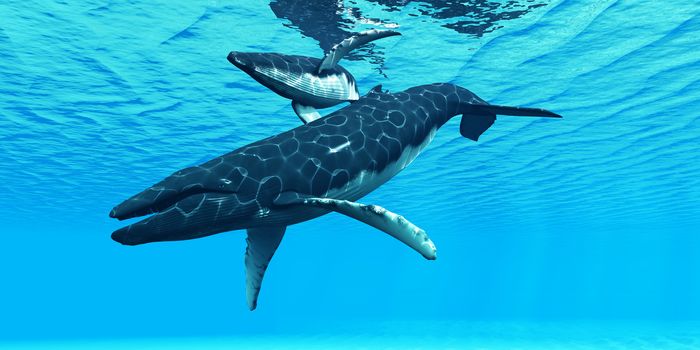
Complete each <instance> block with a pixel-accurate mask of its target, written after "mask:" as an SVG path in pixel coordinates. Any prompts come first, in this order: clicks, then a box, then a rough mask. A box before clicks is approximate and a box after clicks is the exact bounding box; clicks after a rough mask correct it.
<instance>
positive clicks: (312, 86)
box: [255, 67, 359, 108]
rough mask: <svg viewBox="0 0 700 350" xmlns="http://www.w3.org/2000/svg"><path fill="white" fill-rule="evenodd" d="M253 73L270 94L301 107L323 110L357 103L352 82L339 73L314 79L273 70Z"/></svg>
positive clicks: (310, 74)
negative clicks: (291, 101) (274, 93)
mask: <svg viewBox="0 0 700 350" xmlns="http://www.w3.org/2000/svg"><path fill="white" fill-rule="evenodd" d="M255 71H256V72H257V73H258V74H260V76H261V77H260V78H261V79H262V80H264V81H265V82H266V83H267V85H268V87H270V88H271V89H272V90H273V91H275V92H277V93H278V94H280V95H282V96H283V97H286V98H289V99H291V100H294V101H297V102H299V103H301V104H304V105H308V106H313V107H318V108H325V107H330V106H334V105H336V104H338V103H341V102H345V101H355V100H357V99H359V94H358V92H357V87H356V85H355V80H354V79H353V78H352V77H349V76H348V75H347V74H345V73H343V72H340V73H337V74H327V75H322V76H318V75H315V74H312V73H302V74H299V73H296V72H289V71H285V70H281V69H278V68H277V67H255Z"/></svg>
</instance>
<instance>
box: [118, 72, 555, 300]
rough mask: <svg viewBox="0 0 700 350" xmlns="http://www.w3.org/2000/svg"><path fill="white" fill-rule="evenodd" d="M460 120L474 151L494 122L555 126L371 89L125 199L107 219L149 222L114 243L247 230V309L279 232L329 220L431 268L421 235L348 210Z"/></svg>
mask: <svg viewBox="0 0 700 350" xmlns="http://www.w3.org/2000/svg"><path fill="white" fill-rule="evenodd" d="M459 114H461V115H462V121H461V125H460V132H461V133H462V135H463V136H465V137H467V138H469V139H472V140H475V141H476V140H477V139H478V137H479V135H481V134H482V133H483V132H484V131H485V130H486V129H488V128H489V127H490V126H491V125H492V124H493V122H494V121H495V120H496V114H504V115H520V116H542V117H560V116H559V115H557V114H554V113H552V112H549V111H546V110H542V109H534V108H518V107H505V106H495V105H490V104H488V103H486V102H485V101H484V100H482V99H481V98H479V97H478V96H476V95H475V94H474V93H472V92H470V91H469V90H467V89H464V88H461V87H459V86H456V85H453V84H431V85H423V86H417V87H413V88H410V89H408V90H405V91H402V92H398V93H389V92H383V91H382V90H381V88H380V87H377V88H375V89H373V90H372V91H370V92H369V93H368V94H367V95H365V96H363V97H362V98H360V99H359V100H358V101H357V102H355V103H353V104H350V105H348V106H346V107H344V108H342V109H339V110H338V111H336V112H334V113H331V114H329V115H327V116H325V117H323V118H321V119H318V120H315V121H313V122H311V123H308V124H305V125H301V126H299V127H297V128H294V129H292V130H289V131H286V132H283V133H281V134H279V135H276V136H272V137H269V138H266V139H263V140H260V141H257V142H254V143H252V144H249V145H247V146H244V147H241V148H239V149H237V150H235V151H233V152H230V153H227V154H225V155H222V156H220V157H217V158H214V159H212V160H210V161H208V162H206V163H204V164H201V165H199V166H194V167H190V168H186V169H183V170H179V171H177V172H175V173H174V174H172V175H171V176H169V177H167V178H165V179H164V180H163V181H161V182H159V183H157V184H155V185H153V186H152V187H150V188H148V189H146V190H144V191H143V192H141V193H138V194H136V195H135V196H133V197H131V198H129V199H127V200H126V201H124V202H123V203H121V204H119V205H117V206H116V207H115V208H114V209H113V210H112V211H111V213H110V216H111V217H114V218H117V219H120V220H123V219H129V218H133V217H137V216H142V215H148V214H152V213H153V214H154V215H151V216H150V217H148V218H146V219H144V220H142V221H139V222H136V223H133V224H131V225H128V226H126V227H124V228H121V229H119V230H117V231H115V232H114V233H113V234H112V238H113V239H114V240H115V241H117V242H120V243H123V244H127V245H136V244H143V243H148V242H158V241H176V240H186V239H193V238H199V237H204V236H208V235H212V234H216V233H220V232H224V231H231V230H238V229H248V244H249V249H248V251H247V252H246V267H247V268H248V290H249V292H248V295H249V306H250V307H251V309H254V308H255V306H256V302H257V293H258V291H259V289H260V283H261V280H262V276H263V274H264V272H265V268H266V267H267V263H269V261H270V259H271V257H272V254H273V253H274V251H275V249H276V248H277V245H279V241H280V240H281V237H282V235H283V234H284V229H285V228H286V226H289V225H293V224H297V223H300V222H303V221H306V220H310V219H313V218H316V217H318V216H320V215H324V214H326V213H328V212H330V211H333V210H335V211H337V212H339V213H343V214H345V215H348V216H351V217H353V218H357V219H358V220H362V221H364V222H366V223H368V224H370V225H372V226H374V227H377V228H379V229H380V230H383V231H385V232H387V233H389V234H391V235H392V236H394V237H396V238H398V239H399V240H401V241H403V242H404V243H406V244H408V245H409V246H411V247H412V248H414V249H416V250H417V251H419V252H420V253H421V254H423V255H424V256H425V257H426V258H428V259H434V258H435V250H434V245H432V242H431V241H429V239H428V238H427V236H425V235H424V231H422V230H420V229H418V228H417V227H416V226H414V225H412V224H410V222H408V221H407V220H405V219H404V218H402V217H400V216H396V215H395V214H393V213H391V212H389V211H386V210H384V209H383V208H381V207H377V206H363V205H359V204H357V203H354V201H356V200H358V199H360V198H361V197H363V196H364V195H366V194H368V193H369V192H371V191H373V190H374V189H376V188H377V187H379V186H380V185H381V184H383V183H384V182H386V181H387V180H389V179H390V178H391V177H393V176H394V175H396V174H397V173H398V172H399V171H401V170H402V169H404V168H405V167H406V166H407V165H408V164H409V163H410V162H411V161H413V160H414V159H415V158H416V156H417V155H418V154H419V152H420V151H421V150H423V148H424V147H425V146H426V145H427V144H428V143H429V142H430V141H431V140H432V138H433V136H434V135H435V132H436V131H437V130H438V129H439V128H440V127H441V126H442V125H444V124H445V123H446V122H447V121H448V120H449V119H450V118H452V117H453V116H455V115H459ZM426 200H428V199H426ZM373 215H374V216H373ZM392 215H393V216H392ZM273 238H274V239H273ZM265 239H268V241H264V240H265ZM262 241H264V242H262ZM256 242H262V243H256ZM412 244H413V245H412Z"/></svg>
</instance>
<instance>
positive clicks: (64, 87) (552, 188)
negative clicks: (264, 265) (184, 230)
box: [0, 0, 700, 349]
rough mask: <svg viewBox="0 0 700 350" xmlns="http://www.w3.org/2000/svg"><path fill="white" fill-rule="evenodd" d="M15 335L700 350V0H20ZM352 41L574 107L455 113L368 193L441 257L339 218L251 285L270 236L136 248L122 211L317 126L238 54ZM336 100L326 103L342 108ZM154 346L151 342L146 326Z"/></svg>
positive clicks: (393, 70) (15, 76) (444, 75)
mask: <svg viewBox="0 0 700 350" xmlns="http://www.w3.org/2000/svg"><path fill="white" fill-rule="evenodd" d="M0 13H1V14H2V16H0V164H1V165H0V193H2V195H0V219H1V221H2V224H3V225H2V227H3V228H2V229H1V230H0V231H1V232H2V234H1V235H0V240H1V241H0V266H1V267H0V280H1V281H2V284H1V285H0V286H1V287H2V288H0V347H3V346H6V347H8V348H17V347H18V346H23V347H28V348H37V347H39V348H43V347H50V348H56V347H61V346H63V347H66V348H75V347H78V346H84V347H86V348H90V347H93V346H96V344H97V345H99V346H100V347H103V346H104V347H108V346H115V347H124V348H128V347H133V346H151V347H152V348H171V347H177V346H179V347H182V348H192V347H191V346H193V345H192V344H196V345H198V346H202V347H205V346H207V347H213V348H217V347H218V348H229V347H239V348H247V347H248V348H249V347H254V346H256V345H257V346H259V347H267V348H281V349H286V348H309V347H315V348H328V347H330V346H333V347H339V348H361V347H363V346H364V347H370V348H395V349H399V348H426V349H428V348H474V349H513V348H522V349H530V348H541V349H557V348H559V349H600V348H610V349H627V348H630V349H638V348H648V349H661V348H663V349H673V348H679V349H695V348H698V347H700V334H698V329H700V328H699V327H697V324H696V323H695V320H698V319H699V318H700V297H698V296H700V254H699V252H700V112H699V111H700V50H697V48H698V47H700V5H698V4H697V3H696V2H695V1H688V0H686V1H677V2H672V3H671V2H661V1H641V0H637V1H635V0H628V1H604V0H595V1H571V0H559V1H546V0H529V1H491V2H481V1H467V2H461V3H459V2H449V1H390V0H345V1H295V0H273V1H269V2H268V1H231V2H225V1H208V2H194V1H193V2H188V3H183V2H167V1H159V2H158V1H152V2H135V1H134V2H130V1H84V2H61V1H12V0H10V1H5V2H2V3H0ZM370 28H392V29H395V30H398V31H400V32H401V33H402V34H403V35H402V36H401V37H392V38H387V39H382V40H380V41H377V42H375V43H374V44H371V45H367V46H366V47H363V48H362V49H360V50H357V51H354V52H353V53H352V55H350V56H349V57H346V59H344V60H342V61H341V64H342V65H343V66H344V67H345V68H347V69H348V70H349V71H351V72H352V73H353V74H354V75H355V77H356V78H357V80H358V85H359V87H360V92H361V93H364V92H366V91H367V90H369V89H370V88H372V87H373V86H375V85H377V84H382V85H383V87H384V88H385V89H389V90H391V91H400V90H404V89H406V88H409V87H412V86H416V85H421V84H426V83H433V82H451V83H455V84H458V85H461V86H464V87H466V88H469V89H470V90H472V91H474V92H475V93H477V94H478V95H479V96H481V97H483V98H484V99H486V100H487V101H489V102H491V103H495V104H504V105H522V106H534V107H542V108H547V109H550V110H553V111H555V112H557V113H559V114H562V115H563V116H564V119H562V120H541V119H530V118H508V117H499V119H498V121H497V122H496V124H495V125H494V126H493V127H492V128H491V129H490V130H488V131H487V132H486V133H485V134H484V135H483V136H482V137H481V139H480V140H479V142H472V141H469V140H466V139H464V138H462V137H461V136H460V134H459V130H458V128H459V126H458V123H457V122H456V121H452V122H450V123H448V124H447V125H445V126H444V127H443V128H442V129H441V130H440V131H439V132H438V134H437V136H436V138H435V140H434V141H433V143H432V144H431V145H430V146H429V147H428V148H427V149H426V150H425V151H424V153H423V154H422V155H420V156H419V157H418V159H417V160H416V161H415V162H414V163H413V164H411V165H410V166H409V167H408V168H406V169H405V170H404V171H403V172H402V173H400V174H399V175H398V176H396V177H395V178H394V179H392V180H391V181H389V182H388V183H386V184H385V185H383V186H382V187H380V188H379V189H378V190H376V191H375V192H373V193H371V194H370V195H368V196H367V197H365V198H364V199H363V200H362V201H363V202H364V203H374V204H378V205H382V206H384V207H386V208H388V209H390V210H392V211H395V212H397V213H400V214H402V215H404V216H405V217H407V218H409V219H410V220H411V221H412V222H414V223H416V224H417V225H419V226H420V227H422V228H424V229H425V230H426V231H427V232H428V233H429V234H430V236H431V238H432V239H433V241H434V242H435V244H436V245H437V247H438V252H439V253H438V256H439V258H438V259H437V260H436V261H425V260H424V259H422V258H421V257H420V256H419V255H417V254H415V252H413V251H411V250H410V249H407V248H405V247H404V246H402V245H401V244H399V243H398V242H396V241H394V240H392V239H390V238H388V237H386V235H385V234H383V233H381V232H378V231H376V230H374V229H373V228H371V227H368V226H366V225H363V224H361V223H358V222H355V221H352V220H351V219H349V218H347V217H343V216H340V215H338V214H330V215H326V216H324V217H321V218H319V219H316V220H313V221H309V222H306V223H302V224H299V225H295V226H292V227H290V228H289V229H288V231H287V232H288V234H287V235H286V238H285V240H284V243H283V244H282V245H281V247H280V249H279V250H278V251H277V253H276V255H275V258H274V259H273V261H272V263H271V265H270V269H269V270H268V272H267V274H266V278H265V284H264V287H263V290H262V292H261V296H260V302H259V308H258V310H256V311H254V312H249V311H248V310H247V307H246V304H245V291H244V270H243V252H244V251H245V240H244V232H242V231H238V232H230V233H224V234H220V235H216V236H212V237H208V238H205V239H200V240H193V241H186V242H173V243H160V244H150V245H144V246H138V247H125V246H121V245H119V244H117V243H115V242H113V241H111V239H110V233H111V232H112V231H113V230H115V229H117V228H118V227H120V226H121V225H122V224H120V223H118V222H116V221H115V220H111V219H109V218H108V216H107V214H108V212H109V210H110V209H111V208H112V207H113V206H114V205H115V204H118V203H119V202H121V201H122V200H124V199H125V198H127V197H128V196H130V195H132V194H134V193H136V192H138V191H140V190H142V189H144V188H145V187H147V186H149V185H151V184H152V183H154V182H156V181H158V180H160V179H162V178H163V177H164V176H166V175H169V174H170V173H172V172H173V171H175V170H177V169H180V168H183V167H186V166H190V165H194V164H199V163H201V162H203V161H206V160H209V159H211V158H213V157H215V156H218V155H220V154H223V153H226V152H229V151H231V150H233V149H235V148H238V147H240V146H243V145H245V144H247V143H250V142H253V141H256V140H259V139H261V138H265V137H268V136H271V135H273V134H276V133H279V132H282V131H286V130H288V129H290V128H293V127H296V126H298V125H299V120H298V119H297V117H296V116H294V114H293V112H292V109H291V108H290V105H289V101H288V100H285V99H283V98H281V97H278V96H277V95H274V94H273V93H271V92H270V91H269V90H267V89H265V88H263V87H261V86H260V85H259V84H258V83H256V82H255V81H254V80H252V79H251V78H250V77H248V76H247V75H245V73H243V72H241V71H239V70H237V69H236V68H235V67H233V66H232V65H231V64H229V63H228V62H227V60H226V54H227V53H228V52H229V51H231V50H238V51H262V52H281V53H288V54H301V55H308V56H315V57H322V55H323V53H324V51H325V50H328V49H329V48H330V47H331V46H332V45H333V44H334V43H336V42H338V41H339V40H342V38H344V37H346V36H348V35H350V33H353V32H357V31H361V30H365V29H370ZM331 110H332V109H329V110H323V111H322V113H324V114H325V113H329V112H330V111H331ZM138 344H140V345H138Z"/></svg>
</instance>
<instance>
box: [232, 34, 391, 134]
mask: <svg viewBox="0 0 700 350" xmlns="http://www.w3.org/2000/svg"><path fill="white" fill-rule="evenodd" d="M394 35H401V34H400V33H399V32H396V31H393V30H377V29H372V30H367V31H364V32H361V33H358V34H356V35H353V36H351V37H349V38H347V39H345V40H343V41H341V42H340V43H338V44H336V45H335V46H333V47H332V48H331V49H330V51H328V53H326V55H325V56H324V57H323V59H318V58H313V57H306V56H296V55H283V54H279V53H267V52H265V53H252V52H237V51H231V53H229V54H228V57H227V58H228V60H229V62H231V63H232V64H233V65H234V66H236V67H238V68H240V69H241V70H242V71H244V72H245V73H247V74H248V75H250V76H251V77H252V78H253V79H255V80H256V81H257V82H259V83H260V84H262V85H264V86H266V87H267V88H268V89H270V90H272V91H274V92H275V93H277V94H278V95H280V96H282V97H285V98H288V99H290V100H292V108H293V109H294V112H295V113H296V114H297V116H298V117H299V119H301V121H302V122H304V123H308V122H311V121H314V120H316V119H318V118H320V117H321V115H320V114H319V113H318V111H316V108H326V107H331V106H335V105H337V104H339V103H341V102H351V101H355V100H357V99H358V98H360V95H359V92H358V90H357V84H356V82H355V78H354V77H353V76H352V74H350V72H348V71H347V70H346V69H345V68H343V67H341V66H340V65H339V64H338V61H340V59H341V58H342V57H343V56H344V55H346V54H347V53H348V52H350V51H352V50H353V49H355V48H357V47H360V46H362V45H365V44H367V43H369V42H370V41H374V40H377V39H381V38H386V37H389V36H394Z"/></svg>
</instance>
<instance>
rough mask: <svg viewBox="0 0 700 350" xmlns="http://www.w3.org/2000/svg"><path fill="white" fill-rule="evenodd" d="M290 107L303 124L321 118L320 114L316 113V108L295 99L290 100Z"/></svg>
mask: <svg viewBox="0 0 700 350" xmlns="http://www.w3.org/2000/svg"><path fill="white" fill-rule="evenodd" d="M292 108H293V109H294V112H295V113H296V114H297V117H299V119H301V121H302V122H303V123H304V124H308V123H311V122H312V121H314V120H316V119H319V118H321V114H320V113H318V111H317V110H316V108H313V107H311V106H306V105H303V104H301V103H299V102H297V101H292Z"/></svg>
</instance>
